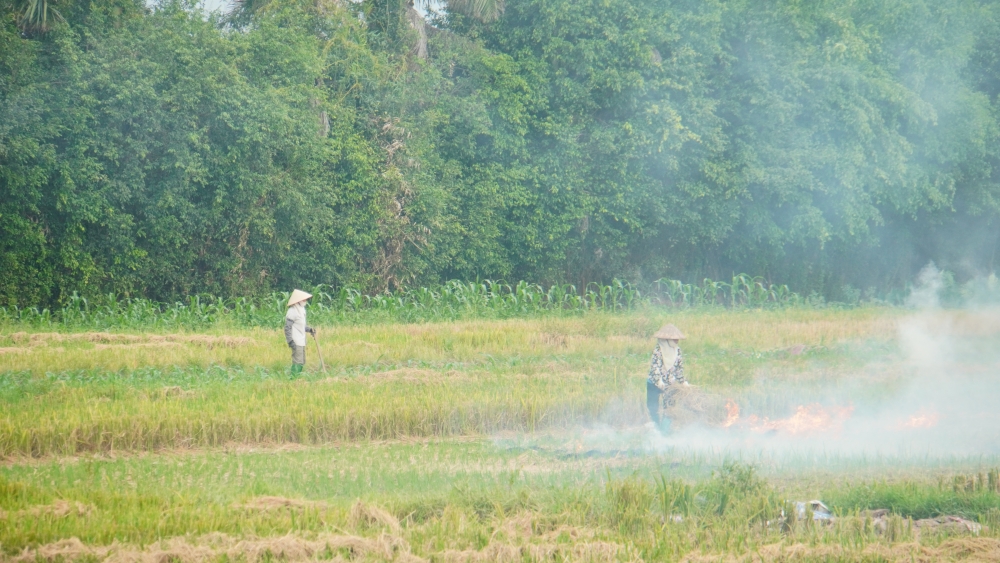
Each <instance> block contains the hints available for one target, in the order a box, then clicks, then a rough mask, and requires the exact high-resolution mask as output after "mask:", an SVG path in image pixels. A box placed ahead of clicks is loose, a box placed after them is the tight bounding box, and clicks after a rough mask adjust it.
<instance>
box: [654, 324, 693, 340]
mask: <svg viewBox="0 0 1000 563" xmlns="http://www.w3.org/2000/svg"><path fill="white" fill-rule="evenodd" d="M653 337H654V338H658V339H660V340H684V339H685V338H687V337H686V336H684V333H682V332H681V329H679V328H677V327H675V326H674V325H672V324H665V325H663V326H662V327H660V330H658V331H656V334H654V335H653Z"/></svg>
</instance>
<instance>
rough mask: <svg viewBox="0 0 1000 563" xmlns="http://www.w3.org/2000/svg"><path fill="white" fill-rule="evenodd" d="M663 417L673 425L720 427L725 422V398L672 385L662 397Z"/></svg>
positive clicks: (693, 388)
mask: <svg viewBox="0 0 1000 563" xmlns="http://www.w3.org/2000/svg"><path fill="white" fill-rule="evenodd" d="M661 400H662V404H661V408H662V409H663V416H665V417H667V418H669V419H670V420H671V421H672V423H673V424H676V425H680V426H686V425H689V424H695V423H701V424H707V425H709V426H722V425H723V424H724V423H725V422H726V398H725V397H723V396H722V395H716V394H715V393H709V392H707V391H703V390H701V389H698V388H696V387H688V386H684V385H672V386H670V387H668V388H667V390H666V391H665V392H664V393H663V396H662V399H661Z"/></svg>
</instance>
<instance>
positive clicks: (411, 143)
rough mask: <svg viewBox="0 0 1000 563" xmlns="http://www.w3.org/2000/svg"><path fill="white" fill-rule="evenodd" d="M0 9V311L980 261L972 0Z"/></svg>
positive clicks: (819, 275) (894, 273)
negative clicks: (81, 302)
mask: <svg viewBox="0 0 1000 563" xmlns="http://www.w3.org/2000/svg"><path fill="white" fill-rule="evenodd" d="M483 6H486V8H483ZM448 7H450V8H451V9H450V10H449V9H447V8H448ZM0 14H2V15H3V20H2V22H0V253H2V254H0V305H13V304H17V305H28V304H50V303H56V302H59V301H63V300H65V299H67V298H68V296H69V295H71V294H72V293H73V292H79V293H81V294H85V295H86V294H89V295H93V294H105V293H109V292H114V293H118V294H124V295H134V296H145V297H151V298H155V299H164V300H169V299H174V298H176V297H178V296H181V295H184V294H189V293H193V292H211V293H216V294H221V295H235V294H244V293H259V292H263V291H267V290H270V289H273V288H288V287H291V286H294V285H307V284H315V283H327V284H332V285H334V286H339V285H345V284H354V285H357V286H359V287H363V288H365V289H368V290H379V289H383V288H387V287H395V286H399V285H410V284H423V283H433V282H437V281H441V280H445V279H453V278H458V279H475V278H506V279H528V280H533V281H539V282H571V283H575V284H578V285H583V284H585V283H587V282H589V281H601V280H608V279H610V278H611V277H613V276H617V277H619V278H624V279H629V280H633V281H637V282H641V281H650V280H654V279H657V278H659V277H662V276H670V277H674V278H681V279H698V278H701V277H704V276H711V277H725V276H727V275H729V274H731V273H732V272H746V273H749V274H752V275H764V276H766V277H768V278H770V279H772V280H774V281H780V282H783V283H789V284H790V285H791V286H792V287H793V288H794V289H797V290H800V291H810V290H817V291H821V292H824V293H826V294H827V295H828V296H831V297H834V298H836V297H838V296H839V294H841V293H844V292H851V291H855V290H854V289H852V288H857V289H858V290H863V289H867V288H875V289H876V290H884V289H887V288H890V287H893V286H898V285H900V284H902V283H905V281H907V280H908V279H910V277H911V276H912V275H913V273H914V272H915V271H916V270H917V269H919V267H920V266H922V265H923V264H924V263H926V262H927V261H928V260H935V261H937V263H938V264H939V265H941V266H943V267H945V268H948V269H951V270H953V271H955V272H956V274H957V275H958V276H960V277H961V276H972V275H977V274H980V273H984V272H988V271H993V270H994V269H995V268H996V259H997V251H998V246H1000V170H998V164H1000V145H998V143H997V141H998V139H1000V126H998V124H1000V102H998V94H1000V59H998V57H1000V27H998V23H1000V6H996V5H994V4H993V3H988V2H978V1H971V0H970V1H963V0H817V1H812V2H801V1H799V0H764V1H753V2H751V1H748V0H718V1H713V0H698V1H690V0H574V1H570V0H508V2H506V5H504V4H498V3H497V2H496V1H495V0H494V1H493V2H492V3H490V2H485V3H484V2H483V1H482V0H466V1H464V2H459V1H453V2H452V3H451V4H450V5H446V8H445V9H443V10H442V11H441V12H440V13H437V12H434V11H431V13H430V14H429V15H428V16H427V18H428V19H427V21H426V22H425V21H424V19H423V17H424V16H422V15H421V14H420V13H418V12H417V11H416V10H414V9H413V6H412V4H410V3H408V2H407V1H406V0H363V1H362V2H357V3H355V2H349V1H338V0H266V1H262V0H254V1H251V0H244V2H243V3H241V4H238V5H237V7H236V9H234V10H232V11H231V12H229V13H225V14H211V15H209V14H205V13H203V12H202V11H200V10H199V9H197V7H196V6H193V5H189V4H185V3H183V2H181V1H180V0H165V1H164V2H163V3H161V4H160V5H158V6H156V7H148V6H147V5H146V4H144V3H143V2H141V1H139V0H97V1H95V2H90V3H84V2H79V1H78V0H52V1H50V2H48V3H46V2H45V0H0ZM39 14H42V15H44V16H45V18H41V17H40V16H39Z"/></svg>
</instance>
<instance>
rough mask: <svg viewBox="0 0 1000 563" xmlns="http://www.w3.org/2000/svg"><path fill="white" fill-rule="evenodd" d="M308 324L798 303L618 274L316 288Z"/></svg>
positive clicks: (778, 290)
mask: <svg viewBox="0 0 1000 563" xmlns="http://www.w3.org/2000/svg"><path fill="white" fill-rule="evenodd" d="M307 290H308V291H310V292H311V293H312V294H313V299H312V301H311V303H310V321H311V322H313V323H315V324H341V323H366V322H368V323H370V322H421V321H449V320H458V319H468V318H487V319H504V318H515V317H530V316H535V315H551V314H578V313H583V312H586V311H608V312H613V311H629V310H635V309H636V308H639V307H646V306H668V307H675V308H700V307H727V308H740V307H753V308H759V307H781V306H788V305H796V304H801V303H804V302H805V300H803V299H802V298H801V297H800V296H799V295H798V294H796V293H794V292H792V291H791V290H789V289H788V286H786V285H775V284H770V283H767V282H765V281H764V279H763V278H760V277H751V276H748V275H746V274H740V275H737V276H734V277H733V278H732V281H731V282H730V283H727V282H723V281H715V280H711V279H705V280H703V281H702V283H701V284H694V283H683V282H681V281H679V280H667V279H660V280H657V281H655V282H653V284H651V285H650V286H649V288H648V289H646V290H645V291H643V290H640V289H639V288H638V287H636V286H634V285H632V284H630V283H628V282H624V281H621V280H617V279H615V280H612V282H611V283H610V284H606V285H602V284H598V283H590V284H588V285H587V286H586V287H584V288H582V289H581V288H578V287H576V286H575V285H572V284H556V285H551V286H549V287H548V288H546V287H543V286H542V285H540V284H534V283H528V282H525V281H520V282H517V283H516V284H508V283H505V282H502V281H492V280H482V281H475V282H462V281H457V280H455V281H449V282H446V283H443V284H441V285H438V286H433V287H419V288H401V289H397V290H394V291H388V292H385V293H377V294H371V295H370V294H366V293H363V292H362V291H360V290H359V289H357V288H353V287H341V288H334V287H331V286H328V285H322V284H321V285H317V286H315V287H313V288H307ZM288 295H289V294H288V293H287V292H274V293H271V294H269V295H266V296H264V297H260V298H251V297H238V298H222V297H217V296H212V295H192V296H190V297H189V298H188V299H187V301H186V302H180V301H178V302H174V303H160V302H156V301H152V300H149V299H143V298H134V297H124V298H122V297H119V296H116V295H113V294H112V295H106V296H103V297H102V298H99V299H89V298H87V297H83V296H80V295H78V294H76V293H74V294H73V295H72V296H71V297H70V298H69V299H68V300H67V302H66V303H65V305H63V306H62V307H61V308H58V309H48V308H41V309H40V308H37V307H26V308H19V307H10V308H0V324H16V325H23V326H25V327H36V328H38V327H46V326H61V327H64V328H69V329H73V328H81V329H83V328H87V329H109V328H163V329H172V328H178V327H188V328H195V327H202V328H203V327H206V326H212V325H216V324H220V323H221V324H225V325H229V326H246V327H256V326H273V325H275V324H276V323H277V322H278V321H279V320H280V319H281V317H282V316H283V314H284V310H285V303H286V302H287V300H288Z"/></svg>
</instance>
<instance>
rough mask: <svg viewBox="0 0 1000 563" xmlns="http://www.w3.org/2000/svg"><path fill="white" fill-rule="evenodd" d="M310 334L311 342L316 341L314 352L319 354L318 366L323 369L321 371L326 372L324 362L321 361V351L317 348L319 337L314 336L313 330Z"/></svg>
mask: <svg viewBox="0 0 1000 563" xmlns="http://www.w3.org/2000/svg"><path fill="white" fill-rule="evenodd" d="M312 335H313V342H315V343H316V353H317V354H319V367H320V369H322V370H323V373H326V364H325V363H323V351H322V350H320V349H319V339H318V338H316V333H315V332H313V333H312Z"/></svg>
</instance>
